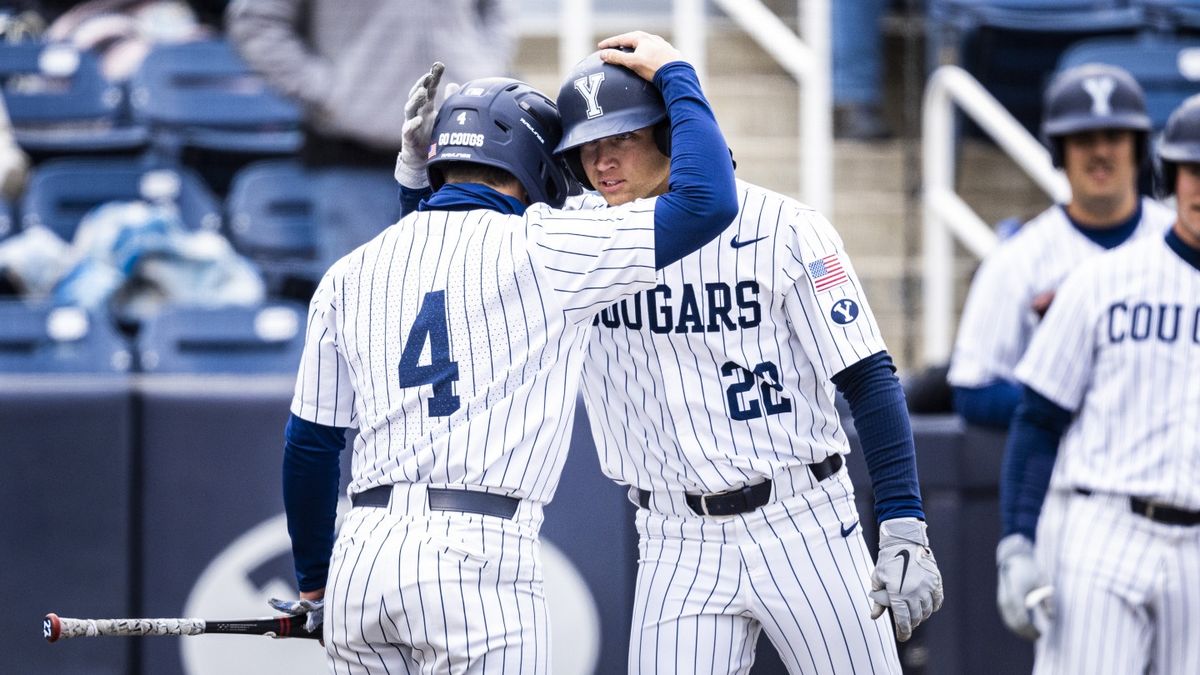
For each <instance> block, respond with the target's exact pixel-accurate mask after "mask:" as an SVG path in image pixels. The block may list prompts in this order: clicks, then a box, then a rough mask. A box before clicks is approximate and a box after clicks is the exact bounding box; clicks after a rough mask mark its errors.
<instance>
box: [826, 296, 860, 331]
mask: <svg viewBox="0 0 1200 675" xmlns="http://www.w3.org/2000/svg"><path fill="white" fill-rule="evenodd" d="M829 318H831V319H833V322H834V323H836V324H839V325H842V326H845V325H846V324H850V323H854V320H855V319H857V318H858V303H856V302H854V301H853V300H851V299H849V298H842V299H841V300H838V301H837V302H835V303H833V307H831V308H830V309H829Z"/></svg>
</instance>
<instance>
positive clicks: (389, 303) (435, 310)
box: [292, 200, 656, 502]
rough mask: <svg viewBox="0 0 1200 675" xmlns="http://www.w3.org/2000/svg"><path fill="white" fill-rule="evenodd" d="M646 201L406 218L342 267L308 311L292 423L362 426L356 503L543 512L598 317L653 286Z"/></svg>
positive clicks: (649, 203)
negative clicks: (488, 493) (428, 487)
mask: <svg viewBox="0 0 1200 675" xmlns="http://www.w3.org/2000/svg"><path fill="white" fill-rule="evenodd" d="M654 203H655V202H654V200H640V201H637V202H633V203H632V204H628V205H626V206H623V207H619V208H616V209H606V210H603V211H580V212H573V213H563V212H561V211H554V210H551V209H549V208H547V207H545V206H544V205H535V206H533V207H530V208H529V210H528V211H526V213H525V215H524V217H520V216H506V215H502V214H499V213H496V212H494V211H486V210H473V211H455V212H448V211H426V212H415V213H412V214H409V215H408V216H407V217H405V218H404V219H403V220H401V221H400V222H399V223H397V224H395V225H393V226H391V227H389V228H388V229H386V230H385V231H384V232H383V233H382V234H380V235H379V236H378V237H376V238H375V239H374V240H372V241H370V242H368V243H367V244H364V245H363V246H361V247H359V248H358V249H356V250H354V251H353V252H351V253H350V254H349V255H347V256H346V257H344V258H342V259H341V260H340V261H338V262H337V263H336V264H335V265H334V266H333V267H332V268H331V269H330V270H329V272H328V273H327V274H326V275H325V277H324V279H322V281H321V283H320V286H319V288H318V289H317V292H316V294H315V295H314V297H313V300H312V303H311V305H310V308H309V320H308V328H307V342H306V345H305V350H304V356H303V358H302V361H301V368H300V373H299V377H298V378H297V382H296V394H295V397H294V399H293V402H292V412H293V413H294V414H296V415H297V416H299V417H301V418H303V419H306V420H309V421H312V422H316V423H318V424H324V425H328V426H357V427H358V430H359V433H358V436H357V438H356V439H355V441H354V456H353V463H352V468H353V480H352V481H351V483H350V488H349V489H350V492H352V493H359V492H364V491H366V490H367V489H369V488H371V487H374V486H377V485H387V484H393V483H406V482H407V483H429V484H434V485H456V484H466V485H472V486H482V487H491V488H496V489H497V490H498V491H500V492H504V493H506V494H511V495H513V496H517V497H522V498H528V499H532V500H534V501H538V502H546V501H549V499H550V498H551V496H552V495H553V493H554V489H555V486H556V485H557V482H558V477H559V474H560V472H561V470H562V464H563V460H564V458H565V453H566V450H567V443H568V441H569V439H570V435H571V423H572V419H573V412H574V405H575V400H574V399H575V397H574V396H573V392H575V391H576V390H577V388H578V378H579V373H580V372H581V370H582V361H583V356H584V346H585V344H586V340H587V338H588V336H589V335H590V332H591V330H592V329H591V320H592V317H593V315H594V314H595V313H596V312H598V311H599V310H600V309H601V308H603V307H605V306H607V305H610V304H611V303H613V302H615V301H617V300H619V299H620V298H622V297H623V296H625V295H627V294H629V293H633V292H636V291H641V290H645V289H648V288H651V287H652V286H654V284H655V283H656V279H655V268H654ZM351 385H353V386H351Z"/></svg>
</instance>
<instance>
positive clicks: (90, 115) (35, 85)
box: [0, 42, 149, 155]
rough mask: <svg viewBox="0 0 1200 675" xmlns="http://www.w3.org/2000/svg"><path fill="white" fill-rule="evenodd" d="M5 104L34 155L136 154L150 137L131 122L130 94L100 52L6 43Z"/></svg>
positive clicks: (0, 75)
mask: <svg viewBox="0 0 1200 675" xmlns="http://www.w3.org/2000/svg"><path fill="white" fill-rule="evenodd" d="M0 80H2V82H3V85H2V89H3V95H4V104H5V106H6V107H7V109H8V115H9V118H10V119H11V120H12V124H13V134H14V136H15V138H16V141H17V144H18V145H20V146H21V147H22V148H23V149H25V150H26V151H27V152H30V153H31V154H35V155H48V154H67V153H90V152H105V153H115V152H135V151H137V150H140V149H142V148H144V147H146V145H147V142H148V139H149V133H148V131H147V129H146V128H145V127H144V126H141V125H136V124H133V123H132V122H131V121H130V120H129V116H128V110H127V106H126V103H127V101H126V96H125V91H124V90H123V89H122V88H121V87H120V86H119V85H117V84H114V83H111V82H108V81H107V80H106V79H105V78H104V76H103V75H102V74H101V72H100V67H99V64H98V62H97V60H96V56H95V54H93V53H91V52H87V51H82V52H81V51H79V50H77V49H75V48H74V47H72V46H70V45H68V44H62V43H45V42H18V43H0Z"/></svg>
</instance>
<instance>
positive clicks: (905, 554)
mask: <svg viewBox="0 0 1200 675" xmlns="http://www.w3.org/2000/svg"><path fill="white" fill-rule="evenodd" d="M908 555H909V554H908V551H900V552H899V553H897V554H896V557H897V558H904V567H902V568H900V588H897V589H896V592H897V593H899V592H901V591H903V590H904V577H906V576H908Z"/></svg>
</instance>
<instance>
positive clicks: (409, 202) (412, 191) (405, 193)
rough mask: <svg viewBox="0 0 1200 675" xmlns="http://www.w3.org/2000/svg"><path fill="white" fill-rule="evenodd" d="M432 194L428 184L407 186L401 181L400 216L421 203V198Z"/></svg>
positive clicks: (410, 211) (411, 210) (415, 208)
mask: <svg viewBox="0 0 1200 675" xmlns="http://www.w3.org/2000/svg"><path fill="white" fill-rule="evenodd" d="M431 194H433V189H432V188H430V187H429V186H428V185H426V186H425V187H419V188H418V187H409V186H407V185H405V184H403V183H401V184H400V217H401V218H403V217H404V216H407V215H408V214H410V213H412V212H413V211H416V210H417V207H418V206H420V205H421V200H422V199H425V198H426V197H428V196H429V195H431Z"/></svg>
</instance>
